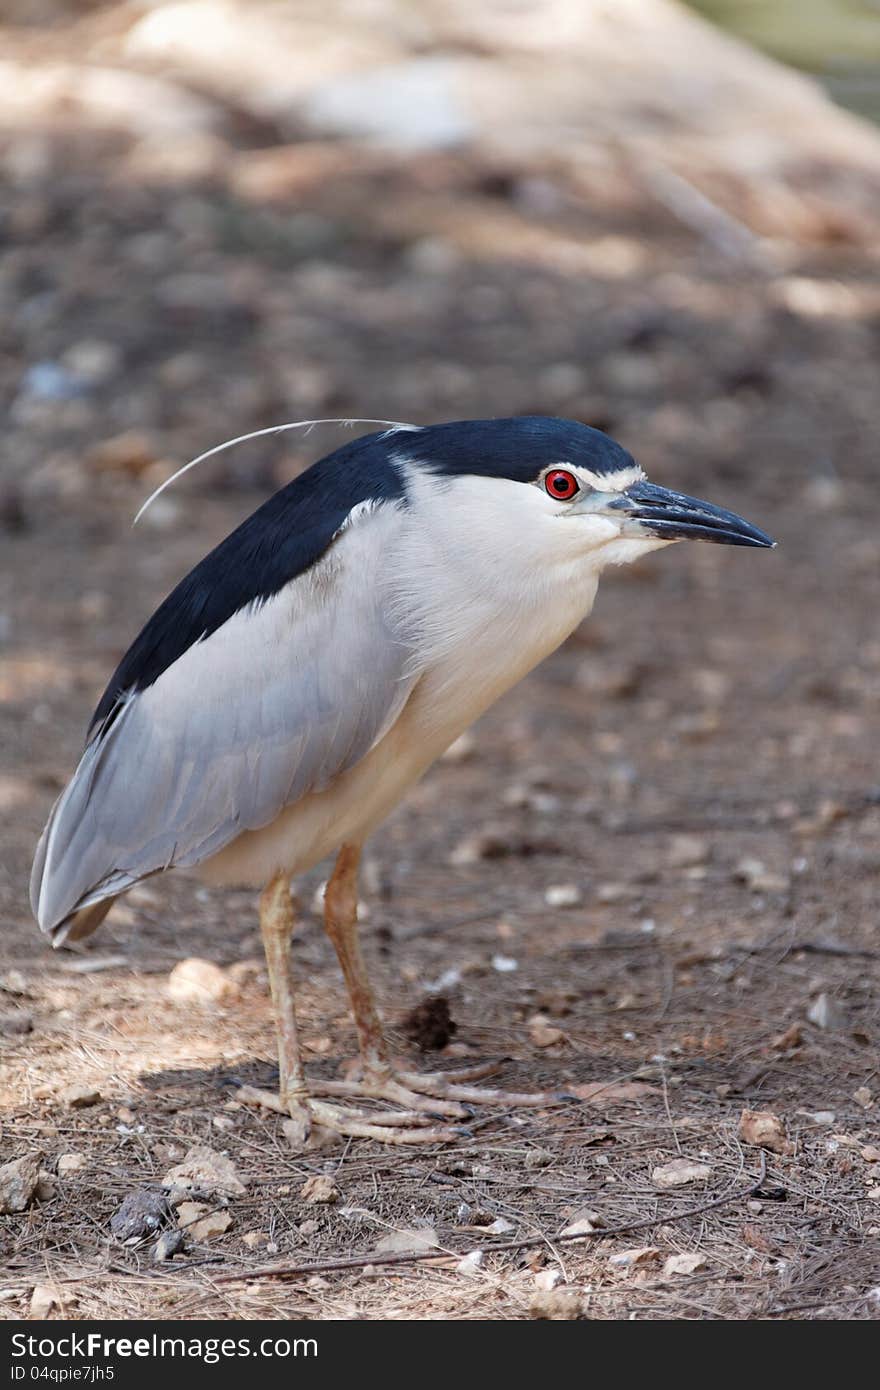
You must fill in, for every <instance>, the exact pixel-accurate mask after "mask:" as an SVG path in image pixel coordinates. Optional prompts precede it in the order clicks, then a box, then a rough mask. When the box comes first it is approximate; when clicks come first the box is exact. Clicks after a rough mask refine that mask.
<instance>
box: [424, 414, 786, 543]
mask: <svg viewBox="0 0 880 1390" xmlns="http://www.w3.org/2000/svg"><path fill="white" fill-rule="evenodd" d="M399 439H400V445H399V448H400V450H401V453H402V454H404V455H405V456H406V459H407V461H411V462H412V463H414V464H417V465H418V473H419V474H421V475H422V477H424V476H425V473H427V474H428V475H429V476H430V479H431V485H432V486H436V485H437V484H440V486H441V487H442V488H443V490H444V491H445V492H446V493H447V494H448V496H449V500H450V501H453V502H454V504H455V505H453V506H452V507H445V508H444V509H443V511H444V515H445V517H446V519H447V522H448V524H450V525H452V526H454V527H456V528H457V529H460V528H464V529H465V530H466V531H467V532H468V533H469V538H470V539H471V540H476V539H477V538H478V537H481V538H482V541H483V543H484V545H486V546H487V547H488V548H489V549H492V548H493V541H498V540H500V541H501V542H502V544H507V545H511V546H525V547H527V548H528V549H530V550H531V551H532V552H533V555H534V558H535V559H539V558H540V556H541V554H542V553H543V554H544V555H546V557H547V558H548V559H552V558H555V557H559V558H563V559H570V558H573V557H575V556H577V557H579V558H580V559H581V560H584V559H586V560H587V561H588V562H589V563H590V566H591V568H595V569H596V570H599V569H601V568H603V567H604V566H605V565H606V564H625V563H627V562H629V561H630V560H634V559H637V558H638V557H639V556H640V555H643V554H645V553H646V552H647V551H649V550H654V549H657V548H658V547H660V546H664V545H669V544H671V543H672V542H675V541H682V540H699V541H710V542H714V543H715V544H716V545H744V546H754V547H759V548H766V547H772V546H773V545H774V544H775V542H774V541H773V540H772V539H771V538H770V537H769V536H768V535H766V534H765V533H764V532H763V531H760V530H759V529H758V528H757V527H756V526H753V525H752V524H751V523H750V522H748V521H746V520H744V518H743V517H741V516H738V515H737V514H736V513H735V512H730V511H727V510H725V509H724V508H723V507H717V506H715V505H713V504H712V503H710V502H703V501H701V500H700V499H698V498H696V497H689V496H687V495H685V494H684V493H680V492H673V491H671V490H670V489H668V488H664V487H658V486H657V485H655V484H654V483H650V482H648V480H647V478H646V477H645V475H644V473H643V472H642V470H641V468H640V467H639V466H638V464H637V463H636V462H635V460H634V459H633V458H632V456H631V455H630V454H628V453H627V452H626V450H625V449H623V448H622V447H621V446H620V445H619V444H617V443H616V442H615V441H614V440H613V439H611V438H609V436H608V435H606V434H603V433H602V432H601V431H600V430H596V429H591V428H590V427H589V426H587V425H582V424H580V423H578V422H577V421H574V420H562V419H555V418H552V417H547V416H522V417H516V418H512V419H504V420H465V421H456V422H452V423H450V424H444V425H433V426H428V427H427V428H425V429H422V430H414V431H413V432H412V433H407V434H405V435H401V436H399ZM410 476H411V478H412V476H413V475H412V474H410Z"/></svg>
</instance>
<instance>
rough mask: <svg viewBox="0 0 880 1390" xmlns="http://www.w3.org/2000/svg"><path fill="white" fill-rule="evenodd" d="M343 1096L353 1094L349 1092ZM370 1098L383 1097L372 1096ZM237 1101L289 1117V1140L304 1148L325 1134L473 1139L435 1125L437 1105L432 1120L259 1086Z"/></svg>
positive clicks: (419, 1111)
mask: <svg viewBox="0 0 880 1390" xmlns="http://www.w3.org/2000/svg"><path fill="white" fill-rule="evenodd" d="M318 1089H320V1090H322V1091H323V1090H324V1089H325V1088H324V1085H323V1084H322V1083H318ZM328 1094H329V1093H328ZM334 1094H335V1092H334ZM344 1094H346V1095H348V1094H354V1093H353V1092H348V1091H346V1092H345V1093H344ZM361 1094H365V1093H363V1092H362V1093H361ZM369 1098H370V1099H383V1098H384V1097H375V1096H373V1095H370V1097H369ZM237 1099H238V1100H240V1101H241V1102H243V1104H245V1105H258V1106H262V1107H264V1108H265V1109H268V1110H274V1111H276V1112H277V1113H278V1114H281V1115H287V1116H289V1118H290V1119H291V1121H292V1122H293V1123H292V1126H291V1129H290V1133H289V1137H290V1138H291V1140H292V1142H293V1143H294V1145H295V1146H296V1147H303V1148H304V1147H305V1146H306V1145H307V1144H308V1143H309V1142H310V1140H314V1139H316V1138H320V1137H322V1136H323V1135H326V1134H338V1135H344V1136H347V1137H350V1138H354V1139H377V1140H379V1141H380V1143H383V1144H446V1143H449V1142H450V1141H451V1140H453V1139H460V1138H468V1137H469V1136H470V1131H469V1130H467V1129H464V1128H462V1127H461V1126H454V1125H443V1124H441V1125H436V1124H434V1123H433V1122H432V1119H433V1118H436V1115H437V1108H436V1106H435V1113H434V1116H433V1117H432V1115H431V1114H430V1113H429V1112H428V1110H427V1108H422V1107H421V1106H419V1107H417V1108H413V1107H410V1108H408V1109H401V1110H376V1111H364V1110H355V1109H353V1108H349V1107H347V1106H341V1105H331V1104H328V1103H327V1102H326V1101H323V1100H316V1099H315V1097H314V1096H311V1095H304V1096H297V1097H295V1098H288V1099H286V1100H285V1098H284V1097H282V1096H280V1095H277V1094H276V1093H275V1092H274V1091H263V1090H259V1089H258V1088H257V1087H256V1086H242V1087H240V1088H239V1090H238V1092H237ZM417 1099H420V1098H419V1097H417ZM444 1113H445V1112H444ZM456 1113H460V1114H461V1115H466V1114H467V1113H468V1112H467V1111H465V1110H464V1109H463V1108H462V1107H461V1106H458V1107H457V1112H456Z"/></svg>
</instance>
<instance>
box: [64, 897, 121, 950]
mask: <svg viewBox="0 0 880 1390" xmlns="http://www.w3.org/2000/svg"><path fill="white" fill-rule="evenodd" d="M115 901H116V898H102V899H101V901H100V902H97V903H92V905H91V907H81V908H80V909H79V911H78V912H72V913H71V914H70V916H69V917H65V919H64V921H63V922H59V923H58V925H57V927H52V928H51V932H50V934H51V937H52V945H53V946H56V947H57V946H65V945H67V943H68V942H69V941H83V940H84V939H85V937H87V936H91V934H92V932H95V931H97V930H98V928H99V926H100V925H101V923H102V922H103V920H104V918H105V917H106V916H107V913H108V912H109V911H110V909H111V907H112V906H113V904H114V903H115Z"/></svg>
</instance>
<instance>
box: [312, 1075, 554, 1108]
mask: <svg viewBox="0 0 880 1390" xmlns="http://www.w3.org/2000/svg"><path fill="white" fill-rule="evenodd" d="M499 1066H500V1063H499V1062H483V1063H481V1064H480V1065H479V1066H473V1067H465V1068H462V1069H460V1070H456V1071H446V1072H439V1073H438V1072H434V1073H433V1074H428V1075H427V1076H426V1075H423V1074H422V1073H421V1072H415V1071H397V1070H393V1069H392V1068H391V1066H390V1065H387V1064H382V1065H379V1066H375V1067H365V1069H364V1074H363V1076H362V1077H361V1078H360V1079H359V1080H347V1081H317V1082H315V1083H314V1089H315V1090H316V1091H318V1092H319V1093H320V1094H321V1095H327V1096H356V1097H360V1098H361V1099H369V1100H386V1101H391V1102H392V1103H394V1104H397V1105H402V1106H405V1107H406V1109H407V1110H409V1111H415V1112H417V1113H422V1114H426V1115H442V1116H446V1117H447V1118H449V1119H457V1120H467V1119H469V1118H470V1117H471V1115H472V1114H473V1106H475V1105H497V1106H502V1107H504V1108H505V1109H508V1108H512V1107H515V1106H528V1105H531V1106H548V1105H559V1104H561V1103H562V1102H563V1101H567V1100H571V1099H572V1097H571V1096H568V1095H565V1094H563V1093H562V1092H559V1091H505V1090H502V1089H496V1088H495V1087H491V1086H472V1085H470V1082H472V1081H480V1080H482V1079H483V1078H484V1077H486V1076H491V1075H492V1073H493V1072H496V1071H497V1070H498V1067H499Z"/></svg>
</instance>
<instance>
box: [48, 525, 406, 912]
mask: <svg viewBox="0 0 880 1390" xmlns="http://www.w3.org/2000/svg"><path fill="white" fill-rule="evenodd" d="M379 521H380V518H379V516H378V515H373V516H371V517H368V518H363V519H362V520H360V521H359V522H358V523H357V524H356V525H354V526H352V527H351V528H350V530H349V531H348V533H347V534H343V535H342V536H341V537H340V538H339V541H338V542H337V543H336V545H335V546H334V547H332V548H331V551H330V552H328V555H327V556H326V557H325V559H324V560H323V561H321V563H320V564H319V565H318V566H316V567H315V569H314V570H311V571H308V572H307V573H306V574H304V575H301V576H299V577H298V578H297V579H296V580H294V581H293V582H292V583H291V584H290V585H288V586H287V588H286V589H284V590H282V592H281V593H280V594H278V595H276V596H275V597H274V598H272V599H270V600H268V601H267V602H265V603H264V604H262V605H260V606H258V607H254V608H252V609H250V610H247V611H244V610H243V611H240V612H239V613H237V614H235V615H234V617H233V618H231V619H230V620H229V621H228V622H227V623H226V624H224V625H223V627H221V628H219V629H218V630H217V631H216V632H215V633H213V634H212V635H211V636H210V637H208V638H207V639H205V640H204V641H202V642H199V643H196V644H195V645H194V646H192V647H190V648H189V650H188V651H187V652H185V653H184V655H183V656H182V657H180V658H179V659H178V660H177V661H176V662H175V663H174V664H173V665H172V666H170V667H169V668H168V670H167V671H165V672H164V673H163V674H162V675H161V676H160V677H159V679H158V680H157V681H156V682H155V684H154V685H152V686H150V687H149V688H148V689H146V690H144V691H141V692H140V693H138V694H136V695H134V696H132V697H130V698H129V699H128V700H127V702H126V703H125V705H124V706H123V708H122V710H121V711H120V712H119V714H118V715H117V717H116V719H115V721H114V722H113V723H112V724H111V726H110V728H109V729H108V730H107V732H106V733H105V734H104V736H103V737H99V738H95V739H94V740H93V741H92V742H91V743H90V744H89V745H88V747H87V748H86V750H85V752H84V754H83V757H82V759H81V761H80V764H79V767H78V768H77V770H76V773H75V774H74V776H73V779H72V780H71V782H70V784H69V786H68V787H67V789H66V790H65V791H64V793H63V794H62V796H61V797H60V798H59V799H58V801H57V802H56V804H55V807H54V808H53V811H52V814H51V816H50V819H49V823H48V825H47V826H46V829H45V831H44V832H43V837H42V839H41V841H40V845H39V847H38V850H37V856H36V859H35V862H34V869H33V874H32V878H31V901H32V904H33V907H34V912H35V914H36V916H37V918H38V920H39V922H40V925H41V927H42V928H43V930H45V931H52V930H53V929H54V928H56V927H57V926H58V925H59V924H60V923H63V922H64V921H65V919H66V918H68V917H69V916H70V914H71V913H73V912H75V911H78V910H81V909H83V908H85V907H88V906H90V905H91V904H93V903H96V902H99V901H100V900H102V899H104V898H107V897H110V896H112V895H114V894H116V893H119V892H122V891H124V890H125V889H126V888H128V887H130V886H131V885H132V884H133V883H135V882H136V881H137V880H138V879H141V878H144V877H146V876H147V875H149V874H153V873H156V872H157V871H159V870H162V869H166V868H170V867H172V866H180V867H187V866H192V865H194V864H197V863H199V862H200V861H202V860H204V859H206V858H208V857H210V856H211V855H212V854H215V853H217V852H218V851H219V850H220V849H222V848H223V847H224V846H225V845H227V844H229V843H230V842H231V841H232V840H234V839H235V838H236V836H238V835H239V834H241V833H242V832H243V831H245V830H256V829H259V828H260V827H261V826H265V825H268V824H269V823H270V822H271V821H273V820H274V819H275V817H276V816H277V815H278V814H279V813H280V812H281V811H282V810H283V808H284V807H285V806H288V805H291V804H292V803H293V802H295V801H298V800H299V799H300V798H301V797H303V796H305V795H307V794H308V793H309V792H316V791H321V790H323V789H325V788H326V787H327V786H328V785H329V784H330V783H331V782H332V781H333V779H334V778H335V777H337V776H338V775H339V774H341V773H342V772H344V771H345V770H346V769H348V768H350V767H352V766H353V765H354V764H355V763H357V762H358V761H360V759H361V758H363V757H364V756H365V754H366V753H367V752H369V750H370V748H371V747H372V746H373V745H374V744H375V743H376V742H377V741H378V740H379V739H380V738H381V737H382V736H383V735H384V733H385V732H386V731H387V730H388V729H389V728H390V727H391V725H392V724H393V723H394V721H395V720H396V719H397V717H398V715H399V714H400V712H401V710H402V709H403V706H404V705H405V703H406V701H407V699H408V698H409V694H410V691H411V690H412V687H413V684H414V683H415V677H413V676H411V675H408V674H407V663H408V659H409V655H410V653H409V649H408V648H407V646H406V645H405V643H404V642H403V641H401V640H400V638H399V636H398V634H397V633H396V631H395V630H394V628H393V626H392V623H391V621H390V620H389V618H388V617H387V613H386V610H387V603H386V601H385V599H384V595H383V588H382V584H381V576H380V574H379V573H378V572H376V571H377V569H378V565H379V564H380V563H381V556H382V553H383V546H382V544H378V545H377V544H375V543H374V544H372V545H369V546H365V545H364V543H363V539H362V537H363V533H364V532H367V531H369V530H370V528H371V527H375V526H376V525H377V523H379ZM385 524H386V525H387V519H386V522H385ZM380 529H381V528H380Z"/></svg>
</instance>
